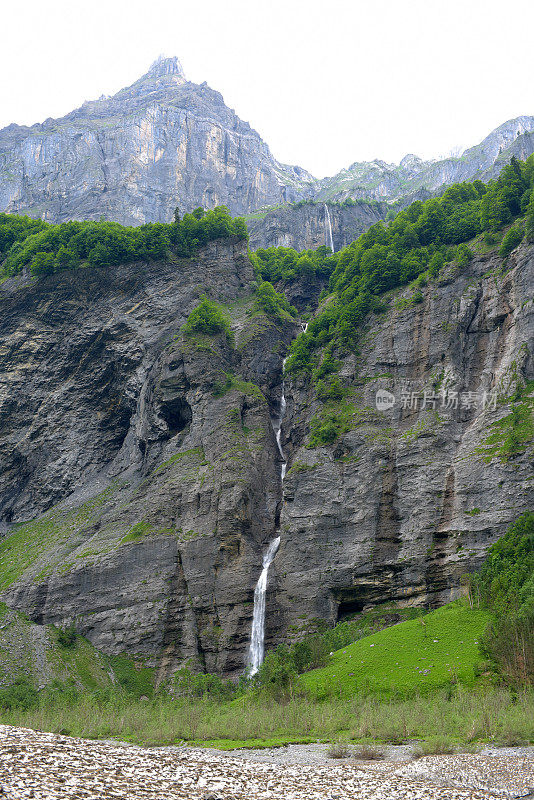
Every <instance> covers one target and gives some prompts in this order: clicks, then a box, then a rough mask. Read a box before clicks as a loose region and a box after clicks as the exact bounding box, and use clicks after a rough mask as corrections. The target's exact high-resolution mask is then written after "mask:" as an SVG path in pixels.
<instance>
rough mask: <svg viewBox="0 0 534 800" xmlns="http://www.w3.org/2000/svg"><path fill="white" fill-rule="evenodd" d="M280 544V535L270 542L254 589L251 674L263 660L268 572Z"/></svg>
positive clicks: (250, 658)
mask: <svg viewBox="0 0 534 800" xmlns="http://www.w3.org/2000/svg"><path fill="white" fill-rule="evenodd" d="M279 545H280V537H279V536H277V537H276V539H273V541H272V542H271V543H270V545H269V547H268V548H267V551H266V553H265V555H264V556H263V569H262V571H261V575H260V579H259V581H258V583H257V584H256V588H255V589H254V615H253V617H252V636H251V639H250V650H249V672H248V674H249V676H250V677H252V676H253V675H255V674H256V672H257V671H258V670H259V668H260V667H261V665H262V662H263V652H264V642H265V595H266V594H267V574H268V572H269V567H270V566H271V563H272V560H273V558H274V557H275V555H276V551H277V550H278V547H279Z"/></svg>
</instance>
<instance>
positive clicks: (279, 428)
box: [273, 358, 287, 481]
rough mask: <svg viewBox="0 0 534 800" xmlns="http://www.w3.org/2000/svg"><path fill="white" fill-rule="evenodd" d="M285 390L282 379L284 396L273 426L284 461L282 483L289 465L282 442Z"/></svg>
mask: <svg viewBox="0 0 534 800" xmlns="http://www.w3.org/2000/svg"><path fill="white" fill-rule="evenodd" d="M286 361H287V358H284V360H283V362H282V374H284V373H285V369H286ZM285 389H286V383H285V380H283V379H282V396H281V398H280V412H279V414H278V419H277V421H276V424H275V425H273V428H274V432H275V435H276V444H277V446H278V452H279V453H280V458H281V459H282V466H281V467H280V480H281V481H283V480H284V478H285V477H286V466H287V463H286V460H285V457H284V451H283V449H282V441H281V440H282V422H283V420H284V416H285V413H286V392H285Z"/></svg>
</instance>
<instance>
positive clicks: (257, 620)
mask: <svg viewBox="0 0 534 800" xmlns="http://www.w3.org/2000/svg"><path fill="white" fill-rule="evenodd" d="M286 361H287V358H284V360H283V362H282V374H283V373H284V372H285V366H286ZM285 413H286V393H285V380H283V379H282V396H281V397H280V410H279V412H278V418H277V420H276V423H275V424H274V425H273V429H274V433H275V436H276V445H277V447H278V452H279V453H280V458H281V459H282V463H281V466H280V480H281V482H282V483H283V482H284V478H285V476H286V468H287V462H286V459H285V457H284V451H283V449H282V422H283V419H284V415H285ZM279 546H280V537H279V536H277V537H276V539H273V541H272V542H271V543H270V544H269V546H268V548H267V550H266V551H265V554H264V556H263V569H262V571H261V575H260V577H259V580H258V583H257V584H256V588H255V589H254V611H253V614H252V635H251V637H250V647H249V655H248V666H249V669H248V675H249V677H250V678H252V677H253V676H254V675H255V674H256V673H257V671H258V670H259V668H260V667H261V665H262V662H263V653H264V645H265V598H266V594H267V576H268V573H269V567H270V566H271V563H272V561H273V559H274V557H275V555H276V552H277V550H278V547H279Z"/></svg>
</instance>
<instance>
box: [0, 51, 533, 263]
mask: <svg viewBox="0 0 534 800" xmlns="http://www.w3.org/2000/svg"><path fill="white" fill-rule="evenodd" d="M532 152H534V116H522V117H517V118H516V119H512V120H509V121H508V122H505V123H504V124H503V125H501V126H500V127H499V128H497V129H496V130H494V131H492V132H491V133H490V134H489V136H487V137H486V138H485V139H484V140H483V141H482V142H481V143H480V144H478V145H476V146H474V147H472V148H470V149H468V150H466V151H465V152H464V153H463V154H462V155H461V156H460V157H458V158H452V157H451V158H446V159H442V160H435V161H423V160H421V159H420V158H418V157H417V156H415V155H407V156H405V158H403V159H402V161H401V162H400V164H398V165H395V164H388V163H386V162H384V161H379V160H375V161H372V162H355V163H354V164H352V165H351V166H350V167H348V168H347V169H344V170H341V172H339V173H338V174H337V175H334V176H333V177H331V178H324V179H321V180H318V179H316V178H314V177H313V176H312V175H311V174H310V173H309V172H307V171H306V170H305V169H302V168H301V167H298V166H288V165H286V164H282V163H280V162H278V161H277V160H276V159H275V158H274V157H273V155H272V154H271V152H270V150H269V147H268V146H267V144H266V143H265V142H264V141H263V140H262V139H261V137H260V136H259V134H258V133H257V132H256V131H255V130H253V128H251V127H250V125H249V124H248V123H247V122H243V121H242V120H240V119H239V117H238V116H237V115H236V113H235V112H234V111H233V110H232V109H229V108H228V107H227V106H226V105H225V103H224V100H223V98H222V96H221V95H220V94H219V93H218V92H216V91H214V90H212V89H210V88H209V87H208V86H207V85H206V84H205V83H203V84H200V85H198V84H195V83H191V82H190V81H188V80H187V79H186V77H185V75H184V72H183V69H182V66H181V64H180V62H179V61H178V59H177V58H160V59H158V60H157V61H156V62H155V63H154V64H153V65H152V66H151V68H150V69H149V71H148V72H147V73H146V74H145V75H143V76H142V77H141V78H139V80H137V81H136V82H135V83H134V84H132V85H131V86H129V87H128V88H126V89H122V90H121V91H120V92H118V93H117V94H115V95H114V96H113V97H101V98H100V99H98V100H95V101H91V102H86V103H84V104H83V105H82V106H81V107H80V108H78V109H76V110H75V111H72V112H71V113H70V114H67V115H66V116H65V117H63V118H61V119H57V120H54V119H47V120H45V122H43V123H42V124H36V125H33V126H31V127H27V126H20V125H15V124H12V125H9V126H8V127H7V128H4V129H3V130H1V131H0V210H5V211H8V212H13V213H19V214H28V215H30V216H33V217H42V218H44V219H46V220H49V221H51V222H61V221H65V220H68V219H99V218H101V217H102V216H103V217H105V218H107V219H112V220H117V221H118V222H121V223H124V224H133V225H136V224H141V223H143V222H156V221H161V222H163V221H169V220H170V219H172V215H173V212H174V209H175V208H176V207H177V206H178V207H179V208H180V211H181V212H182V213H183V212H185V211H191V210H192V209H194V208H196V207H198V206H204V207H205V208H211V207H213V206H216V205H221V204H224V205H227V206H228V208H229V209H230V210H231V211H232V213H234V214H245V215H250V214H254V216H253V217H252V218H251V219H250V226H251V231H252V238H251V242H252V245H253V246H266V245H270V244H285V245H292V246H297V247H298V248H300V249H301V248H303V247H317V246H318V245H319V244H323V243H324V235H325V233H324V217H325V214H324V208H323V206H322V203H328V204H332V205H333V208H332V211H331V217H332V227H333V232H334V244H335V246H336V248H337V247H340V246H342V245H344V244H346V243H347V242H348V241H350V240H351V238H354V237H355V236H357V235H358V234H359V233H361V231H362V230H363V229H365V228H366V227H367V226H368V225H369V224H372V222H373V221H375V220H376V219H377V218H382V217H383V216H384V214H385V211H386V210H387V207H386V206H385V204H384V201H386V202H387V203H392V202H393V203H400V204H401V205H406V204H407V203H408V202H411V201H412V200H413V199H416V198H423V199H424V198H426V197H428V196H429V195H430V194H433V193H436V192H439V191H440V189H442V188H443V187H445V186H448V185H450V184H451V183H456V182H458V181H463V180H473V179H475V178H480V179H482V180H488V179H490V178H492V177H495V176H496V175H498V174H499V172H500V169H501V168H502V166H503V165H504V164H505V163H506V162H507V161H509V159H510V158H511V156H512V155H515V156H517V157H518V158H526V157H527V156H528V155H530V154H531V153H532ZM302 200H304V201H314V203H315V204H316V205H313V204H310V209H309V210H308V212H307V213H306V215H305V218H306V226H307V227H306V228H305V229H303V228H302V223H303V214H302V212H301V211H298V210H297V211H298V213H296V212H295V210H294V207H292V206H290V205H289V204H291V203H295V202H296V201H302ZM346 200H349V201H350V200H355V201H363V202H362V203H361V204H360V203H359V202H358V203H357V205H356V206H353V207H352V209H351V211H350V213H346V211H345V213H344V214H343V215H342V214H341V213H340V212H339V211H336V208H335V204H339V203H343V202H344V201H346ZM369 201H375V202H376V201H379V206H376V205H375V206H373V205H372V202H371V206H370V205H369ZM317 203H318V205H317ZM258 212H259V213H258ZM360 212H361V213H360ZM336 237H337V241H336Z"/></svg>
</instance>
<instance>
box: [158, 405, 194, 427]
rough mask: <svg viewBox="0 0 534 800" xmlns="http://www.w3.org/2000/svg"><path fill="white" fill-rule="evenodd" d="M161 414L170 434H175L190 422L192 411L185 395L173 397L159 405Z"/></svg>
mask: <svg viewBox="0 0 534 800" xmlns="http://www.w3.org/2000/svg"><path fill="white" fill-rule="evenodd" d="M160 413H161V416H162V417H163V419H164V420H165V422H166V423H167V427H168V428H169V432H170V434H171V436H175V435H176V434H177V433H180V431H183V429H184V428H186V427H187V426H188V425H190V424H191V420H192V418H193V413H192V411H191V406H190V405H189V403H188V402H187V400H186V399H185V397H173V398H172V399H171V400H167V401H166V402H164V403H163V404H162V406H161V412H160Z"/></svg>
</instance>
